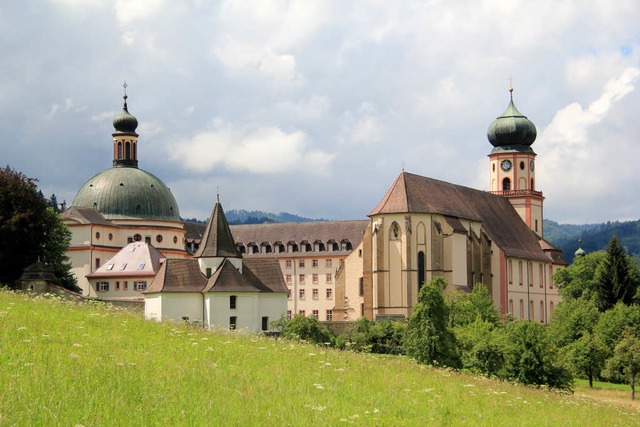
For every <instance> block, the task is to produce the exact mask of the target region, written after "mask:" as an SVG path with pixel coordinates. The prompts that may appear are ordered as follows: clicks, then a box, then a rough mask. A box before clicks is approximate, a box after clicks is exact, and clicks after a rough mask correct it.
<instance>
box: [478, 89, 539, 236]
mask: <svg viewBox="0 0 640 427" xmlns="http://www.w3.org/2000/svg"><path fill="white" fill-rule="evenodd" d="M509 94H510V100H509V105H508V106H507V109H506V110H505V112H504V113H502V114H501V115H500V116H498V117H497V118H496V119H495V120H494V121H493V122H492V123H491V124H490V125H489V129H488V131H487V138H488V139H489V142H490V143H491V145H493V149H492V150H491V153H490V154H489V163H490V168H491V170H490V174H489V176H490V181H491V192H492V193H494V194H499V195H501V196H504V197H506V198H508V199H509V201H510V202H511V204H512V205H513V207H514V208H515V209H516V211H517V212H518V213H519V214H520V217H521V218H522V220H523V221H524V222H525V223H526V224H527V226H528V227H529V228H530V229H531V230H533V231H534V232H535V233H536V234H538V235H539V236H540V237H542V235H543V229H542V219H543V200H544V197H543V195H542V192H541V191H536V190H535V158H536V153H535V152H534V151H533V149H532V148H531V145H532V144H533V143H534V141H535V140H536V136H537V131H536V126H535V125H534V124H533V122H531V120H529V119H528V118H527V117H526V116H525V115H523V114H522V113H521V112H520V111H518V109H517V108H516V106H515V104H514V103H513V88H511V87H510V88H509Z"/></svg>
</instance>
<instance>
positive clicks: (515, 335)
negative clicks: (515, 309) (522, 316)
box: [504, 320, 573, 389]
mask: <svg viewBox="0 0 640 427" xmlns="http://www.w3.org/2000/svg"><path fill="white" fill-rule="evenodd" d="M545 332H546V331H545V327H544V326H543V325H541V324H539V323H537V322H531V321H525V320H514V321H511V322H509V323H507V326H506V343H507V344H506V346H505V366H504V376H505V378H506V379H510V380H513V381H517V382H519V383H522V384H530V385H538V386H541V385H547V386H548V387H551V388H558V389H570V388H571V384H572V382H573V378H572V376H571V373H570V372H569V370H568V369H566V368H564V367H562V366H561V365H560V364H559V363H558V361H557V360H556V359H557V355H556V353H557V349H556V347H555V346H554V345H553V344H552V343H551V341H550V340H549V339H548V337H547V336H546V333H545Z"/></svg>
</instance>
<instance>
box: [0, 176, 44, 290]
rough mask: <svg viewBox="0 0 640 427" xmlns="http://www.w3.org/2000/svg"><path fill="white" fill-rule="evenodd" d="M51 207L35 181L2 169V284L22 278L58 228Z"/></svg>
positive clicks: (0, 224) (0, 256)
mask: <svg viewBox="0 0 640 427" xmlns="http://www.w3.org/2000/svg"><path fill="white" fill-rule="evenodd" d="M47 206H48V203H47V200H46V199H45V198H44V197H43V196H42V193H40V191H39V190H38V187H37V186H36V180H35V179H33V178H28V177H27V176H25V175H24V174H23V173H21V172H18V171H16V170H14V169H13V168H11V167H9V166H6V167H5V168H2V169H0V283H8V282H11V281H13V280H15V279H17V278H19V277H20V275H21V274H22V270H23V269H24V268H25V267H27V266H28V265H30V264H32V263H33V262H35V261H36V260H37V259H38V255H39V254H40V253H41V251H42V247H43V246H44V245H45V243H46V242H47V239H48V237H49V236H50V235H51V231H52V229H53V228H54V227H55V218H54V217H53V216H52V215H50V214H49V213H48V212H47Z"/></svg>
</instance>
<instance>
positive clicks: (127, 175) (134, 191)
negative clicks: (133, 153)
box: [72, 167, 180, 221]
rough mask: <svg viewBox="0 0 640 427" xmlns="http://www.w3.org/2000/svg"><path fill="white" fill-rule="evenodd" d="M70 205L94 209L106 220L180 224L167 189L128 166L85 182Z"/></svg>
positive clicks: (150, 175)
mask: <svg viewBox="0 0 640 427" xmlns="http://www.w3.org/2000/svg"><path fill="white" fill-rule="evenodd" d="M72 205H73V206H76V207H82V208H91V209H96V210H97V211H98V212H100V213H101V214H102V215H104V217H105V218H107V219H133V218H136V219H138V218H144V219H156V220H164V221H180V212H179V211H178V204H177V203H176V199H175V198H174V197H173V194H171V190H169V187H167V186H166V185H165V184H164V183H163V182H162V181H161V180H160V179H159V178H157V177H156V176H154V175H152V174H150V173H149V172H146V171H144V170H142V169H138V168H132V167H114V168H111V169H108V170H106V171H104V172H101V173H99V174H97V175H96V176H94V177H93V178H91V179H89V180H88V181H87V182H86V183H85V184H84V185H83V186H82V188H81V189H80V191H78V194H77V195H76V197H75V199H73V203H72Z"/></svg>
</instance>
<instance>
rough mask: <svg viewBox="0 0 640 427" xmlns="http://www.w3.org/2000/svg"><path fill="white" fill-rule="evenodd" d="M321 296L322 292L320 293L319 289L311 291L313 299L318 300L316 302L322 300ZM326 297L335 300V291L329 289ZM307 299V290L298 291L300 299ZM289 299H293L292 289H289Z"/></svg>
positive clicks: (326, 291)
mask: <svg viewBox="0 0 640 427" xmlns="http://www.w3.org/2000/svg"><path fill="white" fill-rule="evenodd" d="M319 295H320V292H319V291H318V289H317V288H313V289H312V290H311V297H312V298H313V299H316V300H317V299H320V296H319ZM325 296H326V299H333V289H331V288H327V289H326V290H325ZM306 297H307V292H306V290H305V289H298V299H300V300H304V299H306ZM289 299H291V289H289Z"/></svg>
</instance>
